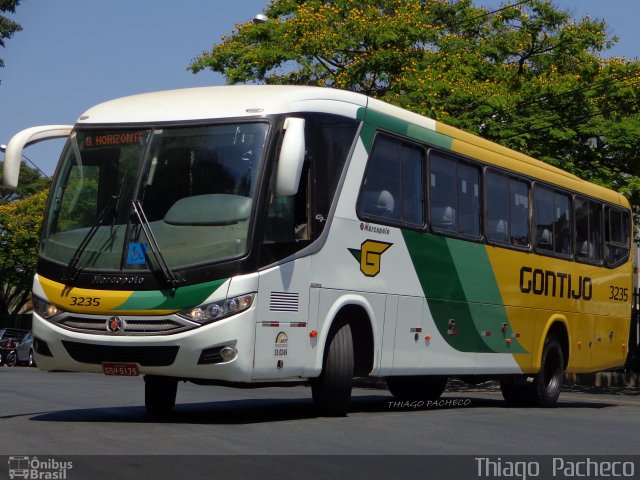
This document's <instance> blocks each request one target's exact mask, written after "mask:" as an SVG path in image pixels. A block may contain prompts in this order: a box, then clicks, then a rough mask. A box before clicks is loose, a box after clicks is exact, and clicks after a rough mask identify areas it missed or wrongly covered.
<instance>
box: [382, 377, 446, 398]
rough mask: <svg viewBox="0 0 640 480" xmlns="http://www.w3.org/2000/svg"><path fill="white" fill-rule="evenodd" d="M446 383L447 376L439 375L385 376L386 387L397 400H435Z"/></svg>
mask: <svg viewBox="0 0 640 480" xmlns="http://www.w3.org/2000/svg"><path fill="white" fill-rule="evenodd" d="M446 385H447V377H445V376H441V375H415V376H406V377H387V388H388V389H389V391H390V392H391V395H393V396H394V397H396V398H397V399H398V400H436V399H437V398H439V397H440V395H442V392H444V388H445V387H446Z"/></svg>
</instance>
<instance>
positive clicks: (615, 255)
mask: <svg viewBox="0 0 640 480" xmlns="http://www.w3.org/2000/svg"><path fill="white" fill-rule="evenodd" d="M605 222H606V228H605V258H606V260H607V263H608V264H609V265H615V264H618V263H620V262H621V261H623V260H624V259H626V258H627V255H628V254H629V213H628V212H626V211H625V210H622V209H619V208H614V207H606V208H605Z"/></svg>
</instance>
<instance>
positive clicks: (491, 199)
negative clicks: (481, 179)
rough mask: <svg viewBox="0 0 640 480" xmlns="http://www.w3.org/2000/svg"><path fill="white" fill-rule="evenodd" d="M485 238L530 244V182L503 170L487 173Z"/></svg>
mask: <svg viewBox="0 0 640 480" xmlns="http://www.w3.org/2000/svg"><path fill="white" fill-rule="evenodd" d="M486 178H487V238H488V239H489V240H490V241H492V242H502V243H509V244H511V245H515V246H520V247H523V246H524V247H526V246H528V245H529V184H528V183H527V182H525V181H523V180H519V179H516V178H510V177H508V176H507V175H504V174H502V173H497V172H493V171H489V172H487V177H486Z"/></svg>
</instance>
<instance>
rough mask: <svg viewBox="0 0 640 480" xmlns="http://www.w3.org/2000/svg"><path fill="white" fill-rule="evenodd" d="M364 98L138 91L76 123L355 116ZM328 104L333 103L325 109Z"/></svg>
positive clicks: (257, 91) (313, 92) (309, 92)
mask: <svg viewBox="0 0 640 480" xmlns="http://www.w3.org/2000/svg"><path fill="white" fill-rule="evenodd" d="M367 100H368V99H367V97H366V96H364V95H361V94H357V93H353V92H348V91H345V90H337V89H332V88H319V87H303V86H282V85H233V86H221V87H198V88H186V89H181V90H166V91H161V92H152V93H142V94H139V95H132V96H129V97H123V98H118V99H115V100H110V101H107V102H104V103H101V104H99V105H96V106H95V107H92V108H90V109H89V110H87V111H86V112H85V113H84V114H82V116H81V117H80V118H79V119H78V122H77V124H78V125H93V124H107V125H108V124H123V123H137V124H152V123H163V122H176V123H178V122H185V121H193V120H196V121H197V120H209V119H216V118H229V117H231V118H241V117H250V116H251V117H255V116H256V115H272V114H278V113H289V112H300V111H306V112H309V111H311V112H312V111H325V112H326V111H331V112H335V113H338V114H346V115H349V116H353V117H355V112H356V111H357V109H358V108H362V107H366V105H367ZM327 102H335V103H334V104H333V105H330V106H328V105H327Z"/></svg>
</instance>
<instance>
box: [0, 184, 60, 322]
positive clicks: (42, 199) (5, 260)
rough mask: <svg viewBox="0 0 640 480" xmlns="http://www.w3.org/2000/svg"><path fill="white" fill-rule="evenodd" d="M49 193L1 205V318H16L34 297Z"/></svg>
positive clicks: (45, 192) (45, 191)
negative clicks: (43, 220)
mask: <svg viewBox="0 0 640 480" xmlns="http://www.w3.org/2000/svg"><path fill="white" fill-rule="evenodd" d="M47 194H48V191H47V190H42V191H40V192H38V193H36V194H34V195H31V196H29V197H26V198H23V199H21V200H18V201H15V202H12V203H7V204H4V205H0V279H2V281H1V282H0V317H3V318H6V317H15V316H16V315H17V314H18V313H19V311H20V309H21V308H22V306H23V305H24V304H25V302H26V301H27V299H28V298H29V296H30V295H31V285H32V283H33V275H34V274H35V271H36V262H37V255H36V252H37V251H38V243H39V241H40V227H41V223H42V215H43V211H44V208H45V205H46V201H47Z"/></svg>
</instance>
